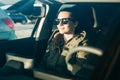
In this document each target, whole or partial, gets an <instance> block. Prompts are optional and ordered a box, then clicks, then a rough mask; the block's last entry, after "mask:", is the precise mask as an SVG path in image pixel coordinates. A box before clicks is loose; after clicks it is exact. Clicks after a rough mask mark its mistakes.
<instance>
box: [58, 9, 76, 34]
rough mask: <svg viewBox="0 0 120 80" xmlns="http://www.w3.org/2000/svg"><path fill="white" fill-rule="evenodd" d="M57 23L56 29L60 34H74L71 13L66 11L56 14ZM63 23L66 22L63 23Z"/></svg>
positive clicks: (74, 24)
mask: <svg viewBox="0 0 120 80" xmlns="http://www.w3.org/2000/svg"><path fill="white" fill-rule="evenodd" d="M57 19H58V20H59V23H58V25H57V28H58V30H59V32H60V33H61V34H74V31H75V28H76V22H73V21H72V20H71V19H72V18H71V13H70V12H67V11H61V12H60V13H59V14H58V18H57ZM63 21H66V23H64V22H63Z"/></svg>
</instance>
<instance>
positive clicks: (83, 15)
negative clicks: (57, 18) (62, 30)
mask: <svg viewBox="0 0 120 80" xmlns="http://www.w3.org/2000/svg"><path fill="white" fill-rule="evenodd" d="M61 11H67V12H70V13H71V18H73V20H74V21H78V26H77V27H76V29H75V34H79V33H80V32H81V31H83V30H85V31H86V32H91V30H92V29H93V25H94V17H93V12H92V8H91V7H90V6H86V5H76V6H73V7H66V8H62V9H61V10H60V11H59V12H58V14H59V13H60V12H61Z"/></svg>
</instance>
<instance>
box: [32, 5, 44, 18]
mask: <svg viewBox="0 0 120 80" xmlns="http://www.w3.org/2000/svg"><path fill="white" fill-rule="evenodd" d="M44 14H45V7H43V6H34V7H33V11H32V14H31V15H32V16H34V17H44Z"/></svg>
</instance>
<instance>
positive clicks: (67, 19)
mask: <svg viewBox="0 0 120 80" xmlns="http://www.w3.org/2000/svg"><path fill="white" fill-rule="evenodd" d="M60 21H61V24H63V25H64V24H67V23H68V22H69V21H73V19H72V18H62V19H55V21H54V24H55V25H58V24H59V23H60Z"/></svg>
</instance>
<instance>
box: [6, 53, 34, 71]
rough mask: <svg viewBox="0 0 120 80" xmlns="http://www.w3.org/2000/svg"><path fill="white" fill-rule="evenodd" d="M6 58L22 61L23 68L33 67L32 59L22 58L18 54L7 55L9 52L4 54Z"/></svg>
mask: <svg viewBox="0 0 120 80" xmlns="http://www.w3.org/2000/svg"><path fill="white" fill-rule="evenodd" d="M6 58H7V61H9V60H16V61H20V62H23V63H24V68H25V69H30V68H32V67H33V59H29V58H22V57H18V56H14V55H9V54H6Z"/></svg>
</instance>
